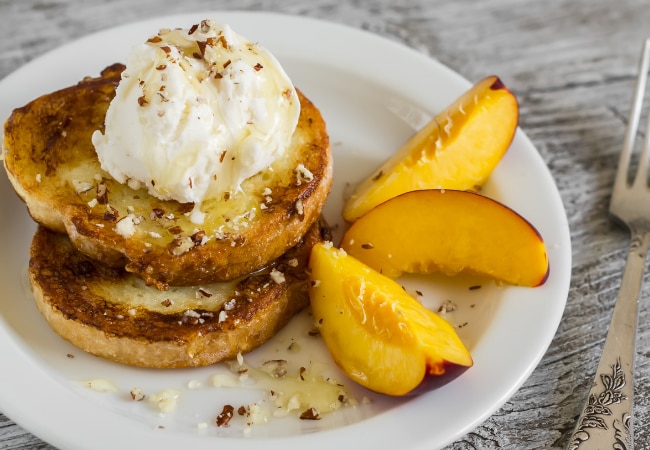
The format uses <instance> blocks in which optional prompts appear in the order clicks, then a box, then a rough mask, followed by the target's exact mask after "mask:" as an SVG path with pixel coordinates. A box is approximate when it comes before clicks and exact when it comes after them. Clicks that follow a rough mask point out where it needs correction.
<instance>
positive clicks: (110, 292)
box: [29, 221, 331, 368]
mask: <svg viewBox="0 0 650 450" xmlns="http://www.w3.org/2000/svg"><path fill="white" fill-rule="evenodd" d="M330 238H331V237H330V235H329V230H328V228H327V227H326V225H325V224H324V223H321V222H320V221H318V222H316V223H315V224H313V225H312V226H311V227H310V229H309V231H308V232H307V234H306V235H305V236H304V237H303V238H301V240H300V242H299V243H298V245H296V246H295V247H293V248H292V249H290V250H289V251H288V252H287V253H285V254H284V255H282V256H281V257H280V258H278V259H277V260H275V261H274V262H273V263H272V264H270V265H269V266H267V267H266V268H264V269H263V270H261V271H258V272H255V273H253V274H251V275H248V276H246V277H243V278H240V279H238V280H234V281H227V282H221V283H213V284H204V285H201V286H184V287H170V288H169V290H167V291H161V290H158V289H156V287H154V286H147V285H145V283H144V281H143V280H142V279H141V278H139V277H136V276H134V275H133V274H130V273H128V272H126V271H125V270H124V269H116V268H111V267H109V266H107V265H105V264H102V263H101V262H98V261H96V260H94V259H92V258H89V257H88V256H86V255H84V254H83V253H81V252H79V251H78V250H76V249H75V248H74V246H73V245H72V243H71V242H70V240H69V239H68V237H67V236H66V235H65V234H62V233H56V232H53V231H51V230H49V229H47V228H45V227H43V226H39V227H38V229H37V232H36V234H35V235H34V238H33V241H32V245H31V250H30V263H29V277H30V281H31V283H32V288H33V293H34V297H35V299H36V305H37V306H38V309H39V310H40V311H41V313H42V315H43V316H44V317H45V319H46V320H47V322H48V323H49V325H50V327H51V328H52V329H53V330H54V331H55V332H56V333H58V334H59V335H61V336H62V337H63V338H64V339H66V340H68V341H70V342H71V343H72V344H74V345H75V346H77V347H79V348H80V349H82V350H84V351H86V352H88V353H91V354H94V355H97V356H100V357H103V358H107V359H109V360H112V361H116V362H119V363H124V364H129V365H134V366H140V367H155V368H175V367H192V366H203V365H209V364H213V363H217V362H219V361H223V360H226V359H231V358H234V357H236V356H237V354H238V353H242V354H243V353H246V352H248V351H250V350H253V349H254V348H256V347H258V346H259V345H261V344H263V343H264V342H265V341H267V340H268V339H269V338H271V337H272V336H273V335H275V333H276V332H277V331H278V330H279V329H280V328H281V327H283V326H284V325H285V324H286V323H287V322H288V321H289V319H290V318H291V317H293V315H294V314H295V313H297V312H298V311H300V310H301V309H302V308H303V307H305V306H306V305H307V304H308V302H309V297H308V286H307V284H308V276H307V273H306V269H307V263H308V259H309V254H310V251H311V248H312V247H313V245H314V244H315V243H316V242H320V241H322V240H329V239H330Z"/></svg>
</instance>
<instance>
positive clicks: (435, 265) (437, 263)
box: [341, 189, 549, 286]
mask: <svg viewBox="0 0 650 450" xmlns="http://www.w3.org/2000/svg"><path fill="white" fill-rule="evenodd" d="M341 248H343V249H344V250H345V251H346V252H348V253H349V254H350V255H352V256H354V257H356V258H357V259H359V260H361V261H362V262H364V263H365V264H367V265H369V266H370V267H372V268H373V269H375V270H377V271H379V272H381V273H383V274H384V275H386V276H389V277H392V278H395V277H397V276H399V275H400V274H401V273H403V272H409V273H431V272H434V271H439V272H443V273H445V274H449V275H453V274H456V273H458V272H460V271H463V270H464V271H469V272H472V273H476V274H481V275H487V276H489V277H492V278H494V279H496V280H500V281H503V282H506V283H510V284H514V285H521V286H538V285H540V284H543V283H544V282H545V281H546V278H547V276H548V272H549V263H548V255H547V253H546V246H545V245H544V241H543V240H542V237H541V236H540V234H539V233H538V232H537V230H536V229H535V228H534V227H533V226H532V225H531V224H530V223H529V222H528V221H526V220H525V219H524V218H523V217H521V216H520V215H519V214H517V213H516V212H515V211H513V210H512V209H510V208H508V207H506V206H505V205H503V204H501V203H499V202H497V201H495V200H492V199H490V198H488V197H485V196H483V195H480V194H477V193H473V192H467V191H450V190H437V189H432V190H423V191H412V192H408V193H406V194H402V195H400V196H398V197H395V198H393V199H391V200H388V201H386V202H384V203H382V204H381V205H379V206H377V207H375V208H374V209H372V210H371V211H369V212H368V213H367V214H365V215H364V216H363V217H361V218H360V219H359V220H357V221H356V222H355V223H353V224H352V226H351V227H350V228H349V229H348V230H347V232H346V233H345V235H344V236H343V239H342V242H341Z"/></svg>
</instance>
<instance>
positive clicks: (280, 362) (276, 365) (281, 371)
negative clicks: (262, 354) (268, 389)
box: [262, 359, 289, 378]
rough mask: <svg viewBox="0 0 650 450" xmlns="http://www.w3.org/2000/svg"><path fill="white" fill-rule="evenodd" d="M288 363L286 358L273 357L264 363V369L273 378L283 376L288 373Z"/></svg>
mask: <svg viewBox="0 0 650 450" xmlns="http://www.w3.org/2000/svg"><path fill="white" fill-rule="evenodd" d="M288 364H289V363H288V362H287V361H286V360H284V359H272V360H269V361H265V362H264V363H263V364H262V370H264V372H266V373H268V374H269V375H271V376H272V377H273V378H282V377H284V376H285V375H286V374H287V365H288Z"/></svg>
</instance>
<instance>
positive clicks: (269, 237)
mask: <svg viewBox="0 0 650 450" xmlns="http://www.w3.org/2000/svg"><path fill="white" fill-rule="evenodd" d="M123 69H124V66H122V65H120V64H115V65H113V66H110V67H107V68H106V69H105V70H104V71H103V72H102V73H101V75H100V76H99V77H97V78H86V79H84V80H82V81H81V82H79V83H78V84H77V85H75V86H71V87H68V88H64V89H62V90H60V91H56V92H53V93H51V94H47V95H44V96H42V97H40V98H37V99H35V100H33V101H32V102H30V103H28V104H27V105H25V106H24V107H21V108H17V109H16V110H14V112H13V114H12V115H11V117H10V118H9V119H8V120H7V122H6V124H5V137H4V165H5V168H6V171H7V173H8V176H9V179H10V180H11V182H12V184H13V186H14V188H15V190H16V192H17V193H18V195H19V196H20V197H21V198H22V199H23V200H24V201H25V203H26V204H27V208H28V210H29V213H30V214H31V216H32V217H33V219H34V220H35V221H37V222H38V223H40V224H42V225H43V226H45V227H48V228H50V229H52V230H55V231H58V232H65V233H67V234H68V236H69V237H70V239H71V241H72V243H73V245H74V246H75V247H76V248H77V249H79V250H80V251H82V252H83V253H85V254H86V255H88V256H90V257H92V258H94V259H97V260H100V261H102V262H104V263H106V264H108V265H110V266H113V267H125V268H126V270H127V271H129V272H133V273H134V274H137V275H138V276H140V277H142V278H143V279H144V280H145V281H146V282H147V284H155V285H156V286H157V287H158V288H159V289H166V288H168V286H170V285H179V286H183V285H195V284H201V283H210V282H215V281H224V280H232V279H235V278H237V277H240V276H242V275H244V274H247V273H249V272H251V271H254V270H257V269H259V268H261V267H263V266H264V265H266V264H267V263H269V262H270V261H273V260H274V259H276V258H278V257H280V255H282V254H284V253H285V252H286V251H287V250H288V249H289V248H291V247H293V246H295V245H296V244H297V243H298V242H299V240H300V239H301V238H302V236H303V235H304V234H305V232H306V231H307V230H308V229H309V228H310V226H311V225H312V224H313V223H315V221H316V220H317V219H318V217H319V216H320V212H321V209H322V207H323V204H324V203H325V199H326V197H327V195H328V193H329V190H330V186H331V182H332V158H331V152H330V148H329V138H328V135H327V130H326V126H325V122H324V120H323V118H322V116H321V114H320V112H319V111H318V109H317V108H316V107H315V106H314V105H313V103H311V102H310V101H309V100H308V99H307V98H306V97H305V96H304V95H303V94H302V93H300V92H299V98H300V103H301V114H300V119H299V123H298V126H297V128H296V131H295V133H294V135H293V138H292V143H291V147H290V148H289V149H288V150H287V151H286V152H285V153H284V155H283V156H282V157H280V158H279V159H278V160H276V161H275V162H274V163H273V165H272V166H271V167H270V168H269V169H267V170H265V171H263V172H260V173H258V174H257V175H254V176H253V177H251V178H249V179H247V180H246V181H245V182H244V183H243V184H242V191H241V192H239V193H237V194H235V195H232V196H225V197H224V198H219V199H212V200H207V201H206V202H204V203H203V205H202V208H201V209H202V211H203V212H204V213H206V218H205V221H204V223H203V224H201V225H200V226H197V225H196V224H195V223H192V222H191V220H190V218H189V212H190V211H191V210H192V207H193V204H182V203H179V202H175V201H162V200H158V199H156V198H154V197H152V196H151V195H149V194H148V193H147V192H146V190H145V189H142V190H138V191H136V190H133V189H131V188H130V187H128V186H127V185H126V184H120V183H118V182H117V181H115V180H114V179H113V178H112V177H111V176H110V175H108V174H107V173H106V172H104V171H102V170H101V168H100V164H99V161H98V158H97V156H96V153H95V150H94V147H93V144H92V142H91V135H92V133H93V132H94V131H95V130H97V129H102V130H103V123H104V116H105V113H106V110H107V108H108V106H109V103H110V101H111V99H112V98H113V97H114V94H115V88H116V86H117V84H118V82H119V80H120V74H121V72H122V71H123Z"/></svg>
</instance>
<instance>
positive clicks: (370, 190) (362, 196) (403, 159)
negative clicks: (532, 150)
mask: <svg viewBox="0 0 650 450" xmlns="http://www.w3.org/2000/svg"><path fill="white" fill-rule="evenodd" d="M518 122H519V106H518V103H517V99H516V97H515V96H514V95H513V93H512V92H511V91H510V90H508V88H507V87H506V86H505V85H504V84H503V82H502V81H501V80H500V79H499V78H498V77H496V76H490V77H487V78H484V79H483V80H481V81H479V82H478V83H476V84H475V85H474V86H473V87H472V88H470V89H469V90H468V91H467V92H465V93H464V94H463V95H461V96H460V97H459V98H458V99H457V100H456V101H455V102H453V103H452V104H451V105H449V106H448V107H447V108H446V109H445V110H444V111H442V112H441V113H440V114H438V115H437V116H436V117H435V118H434V119H432V120H431V121H430V122H429V123H428V124H427V125H425V126H424V127H423V128H422V129H421V130H420V131H418V132H417V133H416V134H415V135H413V137H411V138H410V139H409V140H408V141H407V142H406V143H405V144H404V145H403V146H402V147H401V148H400V149H399V150H398V151H397V152H395V153H394V154H393V155H392V156H391V157H390V158H388V159H387V160H386V161H385V162H384V163H383V164H382V165H381V166H380V167H379V168H378V169H377V170H375V171H374V172H373V173H372V174H371V175H370V176H368V178H366V179H365V180H363V181H362V182H361V183H360V184H359V185H358V186H357V187H356V189H355V191H354V192H353V194H352V195H351V196H350V197H349V198H348V199H347V201H346V203H345V205H344V207H343V218H344V219H345V220H346V221H348V222H354V221H355V220H356V219H358V218H359V217H361V216H362V215H363V214H365V213H366V212H368V211H369V210H370V209H372V208H373V207H375V206H377V205H378V204H380V203H382V202H384V201H386V200H388V199H390V198H392V197H396V196H398V195H400V194H402V193H404V192H409V191H414V190H422V189H455V190H475V189H476V188H477V187H479V186H482V185H483V183H485V180H486V179H487V178H488V177H489V176H490V174H491V173H492V171H493V170H494V168H495V167H496V166H497V164H498V163H499V161H500V160H501V158H502V157H503V155H504V154H505V152H506V150H507V149H508V147H509V146H510V144H511V142H512V139H513V138H514V135H515V132H516V129H517V124H518Z"/></svg>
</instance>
